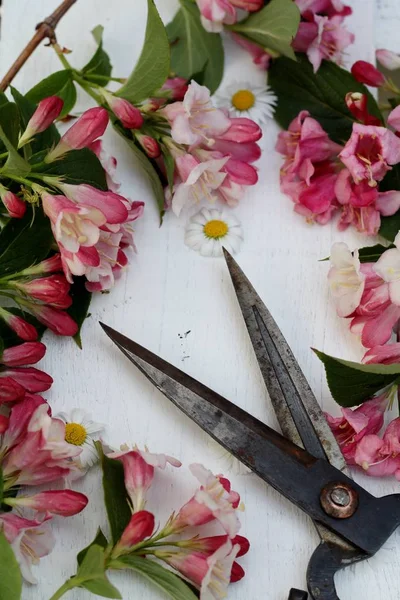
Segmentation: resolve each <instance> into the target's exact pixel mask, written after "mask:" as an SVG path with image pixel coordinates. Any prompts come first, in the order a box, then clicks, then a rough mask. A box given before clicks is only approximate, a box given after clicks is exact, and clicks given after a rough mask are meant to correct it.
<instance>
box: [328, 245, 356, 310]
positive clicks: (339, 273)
mask: <svg viewBox="0 0 400 600" xmlns="http://www.w3.org/2000/svg"><path fill="white" fill-rule="evenodd" d="M330 261H331V265H332V266H331V268H330V270H329V274H328V281H329V287H330V291H331V294H332V296H333V298H334V301H335V304H336V311H337V314H338V315H339V317H348V316H349V315H351V314H352V313H353V312H354V311H355V310H356V308H357V307H358V306H359V304H360V301H361V297H362V295H363V292H364V287H365V275H364V274H363V273H362V272H361V265H360V261H359V258H358V252H357V251H356V252H354V256H353V254H352V253H351V252H350V250H349V248H348V247H347V245H346V244H344V243H343V242H341V243H339V242H337V243H336V244H333V246H332V249H331V256H330Z"/></svg>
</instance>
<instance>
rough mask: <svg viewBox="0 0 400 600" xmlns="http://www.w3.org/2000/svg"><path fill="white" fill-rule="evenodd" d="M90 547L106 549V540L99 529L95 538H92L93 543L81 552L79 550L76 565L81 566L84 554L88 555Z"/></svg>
mask: <svg viewBox="0 0 400 600" xmlns="http://www.w3.org/2000/svg"><path fill="white" fill-rule="evenodd" d="M92 546H100V547H101V548H107V546H108V541H107V538H106V536H105V535H104V533H103V532H102V530H101V529H100V527H99V528H98V530H97V534H96V537H95V538H94V540H93V542H92V543H91V544H89V546H86V548H83V550H81V551H80V552H79V554H78V556H77V557H76V559H77V561H78V565H81V564H82V562H83V559H84V558H85V556H86V554H87V553H88V550H89V549H90V548H91V547H92Z"/></svg>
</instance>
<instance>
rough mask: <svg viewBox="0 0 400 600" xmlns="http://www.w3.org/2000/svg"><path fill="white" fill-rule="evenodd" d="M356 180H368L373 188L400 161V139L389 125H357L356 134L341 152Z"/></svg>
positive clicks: (359, 181)
mask: <svg viewBox="0 0 400 600" xmlns="http://www.w3.org/2000/svg"><path fill="white" fill-rule="evenodd" d="M339 156H340V159H341V160H342V162H343V163H344V164H345V165H346V167H347V168H348V169H349V171H350V173H351V174H352V176H353V179H354V181H355V183H357V184H358V183H361V182H362V181H364V180H366V181H367V182H368V184H369V185H370V186H371V187H375V186H376V185H377V181H380V180H381V179H383V177H384V176H385V174H386V173H387V171H389V170H390V166H389V165H394V164H396V163H398V162H400V140H399V138H397V137H396V136H395V135H394V133H392V132H391V131H389V129H386V128H385V127H376V126H373V125H361V124H360V123H354V124H353V133H352V135H351V137H350V139H349V141H348V142H347V144H346V145H345V147H344V149H343V150H342V152H341V153H340V155H339Z"/></svg>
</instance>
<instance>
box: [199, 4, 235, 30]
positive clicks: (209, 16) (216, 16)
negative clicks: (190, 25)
mask: <svg viewBox="0 0 400 600" xmlns="http://www.w3.org/2000/svg"><path fill="white" fill-rule="evenodd" d="M196 2H197V6H198V7H199V10H200V13H201V22H202V24H203V27H204V29H206V30H207V31H210V32H213V33H217V32H219V31H222V30H223V28H224V27H223V26H224V24H227V25H232V23H235V22H236V10H235V7H234V6H233V3H232V2H230V0H196Z"/></svg>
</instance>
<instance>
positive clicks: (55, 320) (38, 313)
mask: <svg viewBox="0 0 400 600" xmlns="http://www.w3.org/2000/svg"><path fill="white" fill-rule="evenodd" d="M29 310H30V311H31V312H33V314H34V315H35V317H36V318H37V319H38V321H40V322H41V323H43V325H45V326H46V327H48V328H49V329H51V330H52V331H53V332H54V333H56V334H57V335H67V336H74V335H75V334H76V333H77V331H78V325H77V324H76V323H75V321H74V320H73V318H72V317H70V316H69V314H68V313H66V312H64V311H63V310H57V309H56V308H52V307H51V306H42V305H39V304H29Z"/></svg>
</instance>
